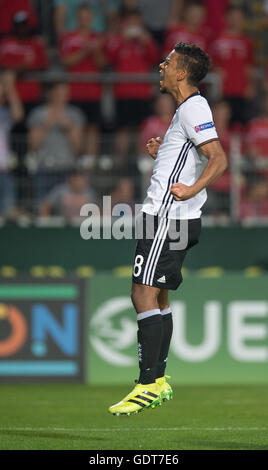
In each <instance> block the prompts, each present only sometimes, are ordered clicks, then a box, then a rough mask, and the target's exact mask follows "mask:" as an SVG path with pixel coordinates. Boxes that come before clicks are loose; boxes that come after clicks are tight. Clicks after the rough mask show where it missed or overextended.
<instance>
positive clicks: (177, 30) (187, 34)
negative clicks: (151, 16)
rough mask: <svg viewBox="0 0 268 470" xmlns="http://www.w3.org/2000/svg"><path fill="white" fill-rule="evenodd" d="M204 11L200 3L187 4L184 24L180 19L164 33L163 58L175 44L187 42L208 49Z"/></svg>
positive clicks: (207, 33) (208, 39) (207, 32)
mask: <svg viewBox="0 0 268 470" xmlns="http://www.w3.org/2000/svg"><path fill="white" fill-rule="evenodd" d="M205 17H206V10H205V7H204V6H203V5H202V4H201V3H189V5H187V6H186V10H185V16H184V22H181V18H180V17H179V18H178V19H177V23H173V24H172V25H171V26H170V27H169V28H168V29H167V31H166V35H165V42H164V48H163V56H164V57H166V56H167V55H168V54H169V53H170V51H172V49H173V48H174V45H175V44H176V43H177V42H187V43H189V44H195V45H196V46H199V47H201V49H204V50H205V51H206V50H207V49H208V45H209V41H210V38H211V32H210V30H209V29H208V27H207V26H205V24H204V23H205Z"/></svg>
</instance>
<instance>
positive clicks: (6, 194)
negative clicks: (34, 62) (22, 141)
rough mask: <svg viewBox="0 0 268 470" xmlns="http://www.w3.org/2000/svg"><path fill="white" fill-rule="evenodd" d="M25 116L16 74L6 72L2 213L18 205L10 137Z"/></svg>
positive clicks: (0, 119)
mask: <svg viewBox="0 0 268 470" xmlns="http://www.w3.org/2000/svg"><path fill="white" fill-rule="evenodd" d="M23 117H24V111H23V107H22V103H21V101H20V99H19V96H18V93H17V91H16V88H15V76H14V75H13V73H12V72H5V73H4V74H3V75H2V77H1V81H0V215H1V216H6V215H9V214H11V212H12V210H14V209H15V206H16V189H15V181H14V177H13V175H12V173H11V171H10V162H9V159H10V153H11V152H10V147H9V137H10V130H11V127H12V125H13V124H14V123H15V122H18V121H21V120H22V119H23Z"/></svg>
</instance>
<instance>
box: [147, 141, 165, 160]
mask: <svg viewBox="0 0 268 470" xmlns="http://www.w3.org/2000/svg"><path fill="white" fill-rule="evenodd" d="M162 142H163V139H161V137H154V138H152V139H150V140H148V142H147V145H146V148H147V152H148V153H149V155H150V156H151V157H152V158H154V159H155V158H156V157H157V152H158V149H159V147H160V145H161V144H162Z"/></svg>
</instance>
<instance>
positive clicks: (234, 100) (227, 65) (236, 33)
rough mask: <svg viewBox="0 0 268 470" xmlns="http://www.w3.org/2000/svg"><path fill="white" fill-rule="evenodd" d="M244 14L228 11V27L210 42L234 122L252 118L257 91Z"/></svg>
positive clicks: (251, 47)
mask: <svg viewBox="0 0 268 470" xmlns="http://www.w3.org/2000/svg"><path fill="white" fill-rule="evenodd" d="M244 20H245V16H244V13H243V10H242V9H241V8H238V7H230V8H229V9H228V10H227V14H226V29H225V32H224V33H222V34H221V35H220V36H219V38H218V39H216V40H215V41H214V42H213V43H212V45H211V51H210V53H211V56H212V60H213V65H214V66H215V68H216V70H217V71H218V73H219V74H220V76H221V78H222V82H223V90H222V91H223V95H224V98H225V99H226V100H227V101H228V102H229V103H230V105H231V108H232V117H231V121H232V122H239V123H242V124H245V123H246V122H247V121H248V119H249V117H250V116H249V112H250V104H249V101H248V100H249V99H251V98H253V96H254V94H255V87H254V57H253V45H252V41H251V40H250V39H249V38H248V37H247V36H245V35H244V34H243V27H244Z"/></svg>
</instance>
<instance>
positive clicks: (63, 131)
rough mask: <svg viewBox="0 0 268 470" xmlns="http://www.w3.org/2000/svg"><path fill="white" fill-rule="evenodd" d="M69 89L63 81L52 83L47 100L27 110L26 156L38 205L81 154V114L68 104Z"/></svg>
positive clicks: (83, 120)
mask: <svg viewBox="0 0 268 470" xmlns="http://www.w3.org/2000/svg"><path fill="white" fill-rule="evenodd" d="M69 98H70V91H69V86H68V85H67V84H65V83H54V84H53V85H52V86H51V88H50V90H49V92H48V94H47V103H45V104H44V105H42V106H38V107H37V108H35V109H33V110H32V112H31V113H30V115H29V117H28V120H27V125H28V128H29V132H28V147H29V151H30V152H31V153H30V156H29V158H28V166H29V169H30V170H31V172H32V173H33V174H34V178H33V196H34V202H35V203H36V204H37V205H39V203H40V201H41V200H42V199H44V197H45V195H46V194H47V193H48V191H50V189H51V188H52V187H53V186H55V184H57V183H61V182H63V181H64V179H65V173H66V171H68V170H69V169H70V168H72V167H73V166H74V164H75V160H76V158H77V157H79V156H80V155H81V152H82V145H83V137H84V126H85V122H86V119H85V116H84V115H83V113H82V112H81V111H80V110H79V109H78V108H76V107H75V106H72V105H70V104H69Z"/></svg>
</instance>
